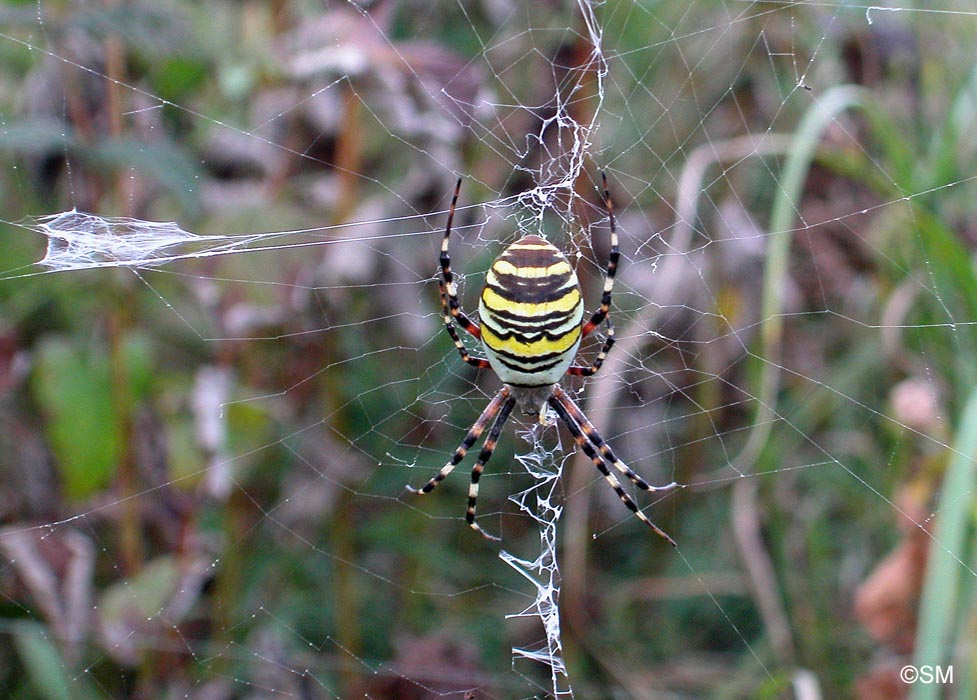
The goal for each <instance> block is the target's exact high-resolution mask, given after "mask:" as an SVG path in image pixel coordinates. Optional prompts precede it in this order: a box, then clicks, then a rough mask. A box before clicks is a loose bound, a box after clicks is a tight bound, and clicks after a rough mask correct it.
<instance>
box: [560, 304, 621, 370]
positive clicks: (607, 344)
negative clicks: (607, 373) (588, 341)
mask: <svg viewBox="0 0 977 700" xmlns="http://www.w3.org/2000/svg"><path fill="white" fill-rule="evenodd" d="M605 319H606V321H607V337H606V338H605V339H604V344H603V345H602V346H601V349H600V352H598V353H597V357H596V358H594V363H593V364H592V365H590V367H577V366H573V367H570V368H568V369H567V374H572V375H574V376H577V377H592V376H593V375H595V374H597V371H598V370H599V369H600V368H601V365H603V364H604V360H606V359H607V353H609V352H610V351H611V348H612V347H614V324H613V323H611V317H610V316H606V317H605Z"/></svg>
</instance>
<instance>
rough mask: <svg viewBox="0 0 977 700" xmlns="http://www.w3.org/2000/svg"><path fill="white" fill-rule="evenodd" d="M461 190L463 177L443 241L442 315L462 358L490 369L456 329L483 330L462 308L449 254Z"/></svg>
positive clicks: (476, 334) (477, 333)
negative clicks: (471, 349) (469, 352)
mask: <svg viewBox="0 0 977 700" xmlns="http://www.w3.org/2000/svg"><path fill="white" fill-rule="evenodd" d="M460 191H461V178H458V182H457V184H456V185H455V193H454V196H453V197H452V198H451V208H450V209H448V222H447V224H446V225H445V229H444V239H442V241H441V257H440V259H439V262H440V263H441V279H440V280H438V287H439V289H440V291H441V316H442V320H443V321H444V328H445V330H447V331H448V335H450V336H451V340H452V342H453V343H454V344H455V347H456V348H458V354H460V355H461V359H462V360H464V361H465V362H467V363H468V364H470V365H472V366H474V367H478V368H479V369H488V367H489V363H488V360H484V359H480V358H477V357H472V356H471V355H469V354H468V349H467V348H465V344H464V342H462V340H461V337H459V335H458V331H457V330H455V323H457V324H458V325H459V326H461V328H462V330H464V331H465V332H466V333H468V334H469V335H471V336H473V337H475V338H480V337H481V336H482V331H481V329H480V328H479V327H478V324H477V323H475V322H474V321H472V320H471V319H470V318H468V316H467V315H466V314H465V312H464V311H462V309H461V302H459V301H458V285H457V284H456V283H455V276H454V273H452V271H451V256H450V255H449V254H448V244H449V243H450V241H451V224H452V222H453V221H454V218H455V207H456V206H457V205H458V193H459V192H460Z"/></svg>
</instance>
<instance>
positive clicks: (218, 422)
mask: <svg viewBox="0 0 977 700" xmlns="http://www.w3.org/2000/svg"><path fill="white" fill-rule="evenodd" d="M361 5H364V6H366V9H360V8H358V7H357V6H355V5H352V4H349V3H345V2H330V3H310V2H302V1H300V0H277V1H276V2H270V3H265V2H247V1H245V2H230V1H228V2H217V1H209V2H206V3H189V2H176V1H175V0H174V1H170V2H154V3H140V2H123V1H121V0H120V1H118V2H112V1H111V0H105V1H104V2H87V3H82V2H77V3H75V2H66V1H65V2H62V1H60V0H45V1H44V2H41V3H36V2H23V3H18V2H6V3H4V4H3V5H0V163H2V166H0V205H2V211H3V212H4V213H3V215H2V216H3V220H4V221H5V222H6V223H4V224H3V231H2V237H0V261H2V265H0V267H2V268H3V270H4V271H5V273H4V274H3V276H2V280H0V473H2V479H0V518H2V520H3V525H4V529H3V530H2V532H0V552H2V557H0V633H2V634H0V694H2V695H3V696H4V697H10V698H43V699H44V700H53V699H55V698H82V699H83V700H84V699H88V698H123V697H133V698H177V697H193V698H256V697H280V696H285V697H298V698H328V697H344V698H346V697H372V698H399V699H402V700H403V699H409V698H432V697H444V696H446V697H455V698H460V697H462V696H463V694H464V693H465V691H468V690H471V689H474V690H475V691H476V692H477V694H478V695H477V696H478V697H484V698H503V697H505V698H514V697H530V696H533V695H543V694H545V689H546V688H547V682H546V675H545V672H542V671H541V670H540V669H533V668H532V667H523V666H516V667H515V669H513V667H512V665H511V653H510V649H511V647H512V646H522V645H531V644H533V643H534V642H535V641H537V640H538V639H539V636H540V632H539V629H538V627H535V626H533V624H532V623H531V621H530V622H524V621H522V620H519V619H513V620H506V619H505V615H507V614H509V613H514V612H518V611H520V610H521V609H523V608H524V607H525V606H526V605H528V604H529V603H530V602H531V598H528V599H527V598H526V587H525V582H523V581H522V580H521V579H520V578H519V577H518V576H517V575H516V574H515V572H513V571H512V570H511V569H509V568H508V567H506V566H504V565H503V564H502V563H500V562H499V560H498V558H497V550H496V549H494V548H492V547H490V546H487V545H486V543H485V542H483V541H481V540H480V539H479V538H477V537H476V536H474V535H473V534H472V533H471V532H470V531H469V530H468V529H467V528H466V527H465V526H464V524H463V522H462V521H461V520H460V519H459V517H458V515H459V514H460V513H461V510H462V506H463V503H464V489H466V488H467V484H466V483H465V482H466V479H465V477H464V476H457V475H456V476H455V478H454V479H453V480H452V482H450V483H448V484H446V485H445V487H443V488H442V489H440V490H441V491H443V493H438V494H437V495H433V496H431V497H430V498H429V499H426V500H424V501H423V502H418V501H416V500H411V499H409V498H407V497H405V495H404V492H403V484H404V483H405V482H407V481H410V482H411V483H419V482H421V481H422V480H423V479H425V478H427V477H428V476H429V475H430V473H432V472H433V471H434V469H436V468H437V467H438V466H440V464H441V463H442V462H443V460H444V458H445V456H446V455H448V454H449V453H450V451H451V450H452V449H453V448H454V447H455V445H456V444H457V442H458V441H459V440H460V438H461V437H462V435H463V433H464V430H465V429H466V427H467V426H468V425H469V424H470V423H471V421H472V420H474V418H475V416H476V415H477V413H478V411H480V410H481V408H482V407H483V406H484V403H485V401H486V395H487V394H488V393H489V392H491V391H493V390H494V389H495V387H497V382H496V380H495V379H494V378H493V377H492V376H490V375H488V374H487V373H483V375H482V376H479V377H477V379H476V377H475V376H474V375H473V374H472V373H471V372H470V371H468V368H466V367H465V366H463V365H462V364H461V363H460V361H459V360H458V358H457V356H456V354H455V353H454V351H453V349H452V347H451V345H450V341H448V340H447V338H446V337H443V334H442V333H441V331H440V329H439V320H438V315H437V292H436V288H435V286H434V284H433V282H432V275H433V273H434V270H435V265H434V261H435V260H436V250H437V245H438V240H437V239H438V236H439V233H438V230H439V229H440V228H441V227H442V226H443V225H444V220H443V214H442V213H441V212H443V211H444V209H445V206H446V204H447V198H446V195H447V194H448V193H449V192H450V191H451V187H452V184H453V181H454V178H455V177H456V176H457V174H458V173H461V174H462V175H464V177H465V189H464V192H463V203H467V204H471V203H478V202H486V201H495V200H502V198H504V197H508V196H510V195H515V194H518V193H520V192H522V191H524V190H525V189H527V188H528V187H531V186H533V185H534V184H536V183H535V181H534V177H533V173H534V172H535V173H538V172H539V169H540V168H541V167H543V166H544V165H545V164H547V163H548V162H551V161H550V160H548V158H553V160H555V161H559V160H560V157H559V147H560V145H561V144H560V142H559V141H558V139H556V138H555V137H554V136H548V138H545V139H543V141H542V142H541V143H539V144H534V143H533V142H532V141H531V140H528V139H527V135H530V134H540V133H543V132H544V129H543V124H544V122H545V120H546V119H548V118H551V117H553V116H555V115H556V111H555V103H554V95H555V94H558V93H559V90H560V86H566V85H571V84H573V85H579V86H580V92H578V93H576V94H575V95H574V99H573V100H572V101H571V102H570V104H571V106H570V107H568V113H569V114H570V116H572V117H573V118H574V119H575V120H576V121H577V122H579V123H587V122H588V121H589V120H590V119H594V118H596V124H597V128H596V131H595V134H594V138H595V144H596V145H595V147H594V148H593V149H591V150H590V151H589V152H588V156H589V157H590V158H591V160H590V161H588V163H587V165H586V167H585V172H586V175H585V177H582V178H581V180H580V181H579V182H578V183H577V186H576V190H577V192H578V194H579V201H577V202H576V204H577V205H579V206H578V209H577V210H575V213H573V215H572V216H571V215H567V219H568V222H569V223H571V224H573V225H574V226H577V227H578V228H579V229H580V230H581V231H586V230H587V229H588V228H589V226H590V224H594V228H593V232H594V235H595V241H596V240H597V239H598V238H599V236H600V235H601V233H602V231H603V230H604V229H603V228H602V226H603V224H602V222H601V217H602V214H601V208H600V201H599V198H598V196H597V195H596V192H595V188H594V182H595V180H596V173H597V172H598V171H599V170H601V169H605V168H606V169H607V171H608V173H609V176H610V179H611V182H612V187H613V189H614V195H615V200H616V204H617V208H618V210H619V218H620V223H621V227H622V238H623V241H624V244H625V248H626V251H625V252H626V258H627V261H626V263H625V265H624V266H623V268H622V283H621V286H622V287H623V288H622V289H621V293H620V294H618V296H617V297H616V299H615V307H616V309H617V313H618V316H617V318H618V336H619V338H620V339H621V340H620V345H619V348H618V349H617V350H616V353H615V354H614V355H612V356H611V359H610V360H609V362H608V366H607V367H606V368H605V371H604V372H603V373H602V375H600V376H598V377H596V378H595V379H594V380H592V381H590V382H588V383H587V384H586V385H585V386H586V391H585V393H584V394H582V396H583V397H586V399H585V400H586V407H587V410H588V414H590V415H591V417H592V418H593V419H594V421H595V423H596V424H597V425H598V426H599V427H601V429H602V431H603V432H604V434H605V435H606V436H607V437H609V438H611V439H612V441H613V443H614V445H615V448H616V450H617V451H618V452H620V453H621V454H622V455H626V456H628V458H629V459H630V461H631V462H632V463H633V464H634V466H635V467H636V468H638V469H639V470H640V471H641V472H642V473H643V474H645V475H646V476H648V477H649V479H651V480H653V481H668V480H670V479H673V478H674V479H676V480H677V481H679V482H681V483H683V484H687V485H688V486H687V488H684V489H682V490H681V491H680V492H679V493H678V494H676V495H673V496H671V497H669V498H667V499H663V500H661V501H660V502H658V503H656V504H655V505H654V506H653V507H652V508H651V509H650V510H649V511H648V512H649V514H650V515H652V516H653V517H654V518H655V520H656V522H658V523H659V524H660V525H662V526H663V527H664V528H665V529H666V530H667V531H668V532H670V533H671V534H672V535H673V536H674V537H675V538H676V540H678V542H679V544H680V546H679V549H678V551H676V552H673V551H671V550H670V549H669V548H668V547H667V545H664V544H663V543H662V542H659V541H656V540H655V539H652V538H648V537H647V536H646V534H647V533H645V532H644V531H642V530H641V529H640V528H639V527H638V526H636V525H635V524H634V523H633V522H631V520H629V519H628V518H627V517H626V515H624V514H623V512H622V510H621V509H620V504H618V503H616V502H615V500H614V497H613V494H610V495H608V494H607V493H604V492H603V491H604V489H603V487H602V486H601V485H600V484H596V483H594V473H593V469H592V466H591V465H590V464H589V462H588V460H586V459H585V458H584V459H583V460H579V459H578V458H577V457H573V458H570V459H568V461H567V474H566V476H565V479H564V483H565V488H564V492H565V495H566V497H567V509H566V511H565V514H564V522H563V523H562V524H561V531H562V535H563V540H562V543H561V559H562V573H563V582H562V583H563V589H562V598H561V601H562V603H563V624H564V643H565V652H566V657H567V662H568V665H569V669H570V676H571V679H572V681H573V684H574V688H575V691H576V693H577V696H578V697H581V698H591V697H593V698H609V697H633V698H665V697H690V698H691V697H695V698H772V697H784V698H786V697H796V698H799V699H802V700H808V699H810V698H816V697H825V698H835V697H857V698H860V699H862V700H868V699H871V698H899V697H909V696H912V697H914V698H927V697H939V696H941V695H945V696H946V697H956V698H966V697H977V694H975V692H977V691H975V690H974V678H973V676H972V671H971V670H970V669H972V668H975V667H977V664H975V663H974V659H972V658H971V657H972V655H973V638H974V621H975V617H974V612H975V610H974V602H975V601H974V593H975V590H977V586H975V585H974V583H975V580H977V576H975V573H974V570H975V568H977V558H975V556H977V551H975V546H974V536H973V501H974V489H973V484H974V465H975V462H974V457H975V453H977V443H975V440H977V435H975V431H977V418H975V416H974V411H975V410H977V409H975V408H974V406H975V404H974V400H975V399H974V391H975V388H977V381H975V380H977V343H975V342H974V341H975V338H974V336H975V332H977V331H975V323H977V278H975V273H974V265H973V250H974V247H975V242H977V233H975V229H974V225H973V221H974V220H975V213H977V212H975V211H974V208H975V202H977V197H975V192H974V187H975V176H974V171H973V165H972V164H973V162H974V155H975V153H974V151H975V147H977V139H975V136H974V135H975V134H977V124H975V119H977V116H975V115H977V72H975V69H977V65H975V63H974V55H973V49H972V47H973V45H974V40H975V36H977V17H974V16H973V14H972V13H971V10H969V9H968V7H969V6H967V5H965V4H963V3H961V4H960V5H959V8H958V7H957V6H956V5H954V4H953V3H952V2H951V3H948V4H947V3H945V4H943V5H941V8H940V10H941V11H940V12H927V11H920V12H909V11H908V10H909V9H910V8H908V7H904V8H902V9H904V10H907V11H904V12H899V13H895V12H891V13H888V12H887V13H883V12H872V11H869V14H866V10H865V9H864V8H851V9H849V8H847V7H845V6H844V5H843V4H835V5H830V4H828V5H823V4H822V5H817V6H815V5H811V4H806V3H797V4H792V3H742V2H735V3H730V2H720V1H718V0H716V1H711V0H698V1H697V2H691V3H690V2H679V1H677V0H676V1H667V2H650V1H649V2H631V1H629V0H607V1H606V2H604V3H602V4H600V6H599V7H597V8H596V12H597V17H598V19H599V20H600V22H601V24H602V26H603V32H604V33H603V38H604V45H603V51H604V56H605V58H607V60H608V61H609V68H610V73H609V75H608V77H607V80H606V82H605V86H606V92H605V94H604V96H603V101H602V102H600V103H599V102H598V100H597V94H596V92H595V91H596V86H597V83H596V77H595V76H594V75H593V74H592V73H588V72H586V71H583V72H581V71H576V70H575V69H574V67H575V66H579V65H581V62H582V61H583V60H584V59H585V58H586V57H587V56H588V55H589V53H590V51H591V50H592V48H593V47H592V46H591V45H590V43H589V42H588V41H587V40H586V38H585V37H586V35H585V33H584V32H583V31H582V25H581V21H580V17H579V13H578V12H577V10H576V8H575V7H572V6H569V3H558V2H541V3H526V4H525V5H522V4H520V3H507V2H502V1H501V0H481V1H476V2H456V1H454V0H452V1H451V2H447V1H446V2H423V3H422V2H408V1H395V0H388V1H387V2H375V3H372V4H368V3H361ZM564 5H567V6H564ZM958 9H959V12H956V11H957V10H958ZM955 12H956V13H955ZM598 104H600V107H599V110H598ZM529 105H533V106H536V108H535V109H528V108H527V106H529ZM549 133H550V134H553V133H556V132H552V131H551V132H549ZM554 153H557V154H558V155H557V157H555V158H554V157H553V154H554ZM587 203H589V205H590V206H587ZM72 207H75V208H77V209H79V210H82V211H90V212H94V213H98V214H102V215H106V216H132V217H137V218H140V219H147V220H178V221H179V222H180V225H181V226H182V227H183V228H185V229H187V230H190V231H194V232H196V233H199V234H203V235H222V234H229V233H240V232H260V231H292V232H294V233H292V234H289V235H287V236H283V237H281V238H278V239H275V241H274V242H275V243H277V244H280V246H281V247H278V248H276V249H273V250H269V251H265V252H255V251H250V252H247V253H243V254H232V255H226V256H223V257H211V258H199V259H190V260H184V261H181V262H179V263H177V264H172V265H167V266H164V267H161V268H158V269H150V268H144V269H140V270H137V271H136V272H135V273H134V272H133V271H131V270H125V269H122V270H118V269H101V270H91V271H85V272H72V273H58V274H35V273H41V272H43V270H42V268H40V267H38V266H36V265H34V263H36V261H38V260H40V259H41V258H43V257H44V255H45V245H46V241H45V240H44V239H43V238H42V237H41V236H38V235H36V234H35V233H33V232H32V231H30V230H29V229H28V228H26V227H25V226H24V225H23V223H22V221H21V219H22V217H24V216H37V215H41V214H47V213H52V212H57V211H63V210H67V209H71V208H72ZM494 211H495V210H492V209H481V208H472V209H466V210H465V211H463V212H460V219H461V226H460V230H459V236H458V239H457V253H456V259H457V261H458V265H459V268H460V269H464V270H469V271H472V272H473V273H477V272H480V271H484V269H485V268H486V266H487V265H488V263H489V261H490V260H491V258H492V256H493V255H495V254H497V252H498V247H497V246H495V245H494V243H495V242H496V241H499V240H505V239H506V236H511V235H512V228H513V227H514V224H513V222H512V221H508V222H505V221H503V222H502V223H501V224H500V223H499V222H498V221H497V220H496V219H494V218H493V216H494V214H493V212H494ZM432 212H433V213H434V214H432V215H431V216H430V217H427V218H424V217H423V215H426V214H428V213H432ZM417 215H422V216H421V217H419V218H406V219H405V218H404V217H416V216H417ZM18 222H20V223H18ZM568 222H557V226H556V227H555V228H554V232H558V230H559V229H560V226H559V224H560V223H568ZM469 226H471V227H470V228H468V227H469ZM506 227H508V228H506ZM564 228H566V227H564ZM571 228H572V227H571ZM427 231H430V232H431V235H426V234H424V232H427ZM564 233H565V232H564ZM653 233H655V234H658V235H652V234H653ZM421 234H424V235H421ZM587 238H588V237H587V236H586V234H585V233H582V234H581V235H576V234H574V233H572V232H571V233H570V234H568V236H567V238H566V239H564V243H565V244H566V246H567V247H568V249H570V248H573V249H579V250H580V252H581V254H582V262H581V275H582V276H583V277H584V282H585V286H586V287H587V293H588V298H589V299H594V298H595V296H594V295H595V294H596V293H597V292H598V290H599V285H600V272H601V271H600V269H599V265H600V261H601V260H603V259H604V256H605V255H606V251H605V250H604V249H603V248H602V247H601V244H600V243H599V242H595V243H594V248H593V249H591V248H590V241H589V240H587ZM557 240H559V239H557ZM293 244H297V245H293ZM25 274H26V276H24V275H25ZM477 280H478V277H477V274H473V275H472V279H471V280H470V281H469V285H468V288H469V295H468V297H467V298H468V299H469V300H470V299H471V298H472V296H471V291H472V289H473V288H475V287H477V284H478V282H477ZM516 432H517V430H516V429H515V428H511V427H510V428H509V429H508V430H507V432H506V436H505V438H504V439H503V440H502V442H501V446H500V452H499V454H498V455H497V457H496V458H495V460H494V463H495V467H494V469H493V471H494V472H495V474H494V476H491V477H488V478H487V479H486V481H485V482H484V483H485V484H486V486H485V487H484V488H483V500H484V501H485V504H484V505H483V512H484V516H483V517H484V521H485V524H486V526H487V527H488V526H489V524H491V527H492V529H496V530H498V529H501V530H502V531H503V532H504V533H505V537H506V542H505V545H506V548H510V547H511V548H512V549H515V550H517V551H524V552H531V551H532V545H533V543H534V542H535V541H536V538H537V537H538V535H537V534H536V529H535V526H534V524H533V523H532V522H531V521H529V520H527V519H525V518H522V517H520V516H519V515H518V513H517V512H516V509H515V508H514V506H512V504H503V499H504V495H505V494H508V493H513V492H516V491H518V490H519V489H520V488H524V487H525V486H526V484H525V481H524V480H523V479H522V478H520V476H519V473H518V472H519V470H518V468H517V467H515V466H511V465H512V463H513V453H514V452H521V451H526V449H527V448H528V446H527V444H526V443H525V442H523V441H522V439H521V438H519V437H517V436H516V435H515V433H516ZM564 444H568V443H567V442H566V440H564ZM507 464H508V465H510V466H506V465H507ZM459 471H465V469H461V470H459ZM738 474H743V475H746V478H739V477H738V476H737V475H738ZM911 662H912V663H917V664H931V665H944V666H946V665H951V664H952V665H953V666H954V668H955V671H956V674H955V677H954V683H953V685H952V686H948V687H942V686H935V685H930V686H924V685H920V684H917V685H911V686H910V685H906V684H905V683H902V682H901V681H900V680H899V679H898V669H899V668H900V667H901V666H903V665H904V664H906V663H911Z"/></svg>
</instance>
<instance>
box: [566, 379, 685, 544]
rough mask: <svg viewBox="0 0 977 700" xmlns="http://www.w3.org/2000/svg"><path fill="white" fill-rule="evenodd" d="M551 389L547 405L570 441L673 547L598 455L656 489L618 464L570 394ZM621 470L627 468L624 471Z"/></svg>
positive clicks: (632, 508) (648, 524)
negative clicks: (563, 425) (571, 440)
mask: <svg viewBox="0 0 977 700" xmlns="http://www.w3.org/2000/svg"><path fill="white" fill-rule="evenodd" d="M554 388H555V391H554V392H553V395H552V396H550V398H549V404H550V406H552V407H553V410H554V411H556V413H557V415H558V416H560V418H561V419H562V420H563V422H564V423H566V426H567V428H569V429H570V433H571V434H572V435H573V439H574V441H575V442H576V443H577V445H578V446H579V447H580V449H582V450H583V451H584V454H586V455H587V456H588V457H590V459H591V461H592V462H593V463H594V466H596V467H597V469H598V470H599V471H600V473H601V474H603V475H604V479H606V480H607V483H608V484H610V485H611V488H612V489H614V493H616V494H617V497H618V498H620V499H621V500H622V501H623V502H624V505H626V506H627V507H628V508H629V509H630V510H631V512H633V513H634V514H635V515H636V516H637V517H638V519H639V520H641V522H643V523H644V524H645V525H647V526H648V527H650V528H651V529H652V530H654V531H655V532H656V533H658V535H659V536H660V537H662V538H663V539H664V540H665V541H666V542H668V543H669V544H670V545H672V546H673V547H675V546H677V545H676V544H675V540H673V539H672V538H671V537H669V536H668V534H667V533H666V532H665V531H664V530H662V529H661V528H660V527H658V526H657V525H655V524H654V523H653V522H651V520H649V519H648V516H646V515H645V514H644V513H642V512H641V510H640V509H639V508H638V504H636V503H635V502H634V500H633V499H632V498H631V497H630V496H629V495H628V493H627V491H625V490H624V488H623V487H622V486H621V482H619V481H618V480H617V477H616V476H614V474H612V473H611V471H610V470H609V469H608V468H607V462H605V461H604V457H603V456H602V454H606V455H607V456H608V458H609V459H611V460H612V463H613V464H614V466H616V467H617V468H618V470H620V471H622V472H623V473H625V474H626V475H627V476H628V478H630V479H631V480H632V481H634V483H635V484H637V485H638V486H639V487H641V488H645V489H647V490H649V491H657V490H659V488H653V487H651V486H649V485H648V483H647V482H646V481H645V480H644V479H642V478H641V477H640V476H638V475H637V474H635V473H634V472H633V471H631V469H629V468H628V467H627V466H626V465H624V464H621V463H620V462H619V461H618V460H617V459H616V458H615V457H614V455H613V453H612V452H611V450H610V448H609V447H607V443H605V442H604V441H603V440H602V439H601V438H600V436H599V435H597V431H596V430H594V426H593V425H592V424H591V423H590V421H588V420H587V419H586V417H585V416H584V415H583V412H582V411H580V409H579V408H577V406H576V405H575V404H574V403H573V402H572V401H571V400H570V397H569V396H567V395H566V393H565V392H564V391H563V390H562V389H560V388H559V387H558V386H557V387H554ZM574 414H577V415H579V416H580V417H581V418H583V421H584V422H583V423H580V422H578V419H577V418H576V417H575V416H574ZM583 426H586V427H583ZM595 445H600V447H595ZM625 469H626V470H627V471H624V470H625ZM642 485H643V486H642ZM674 487H675V484H670V485H669V486H665V487H660V488H662V489H670V488H674Z"/></svg>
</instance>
